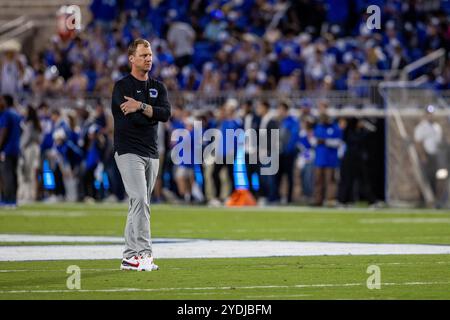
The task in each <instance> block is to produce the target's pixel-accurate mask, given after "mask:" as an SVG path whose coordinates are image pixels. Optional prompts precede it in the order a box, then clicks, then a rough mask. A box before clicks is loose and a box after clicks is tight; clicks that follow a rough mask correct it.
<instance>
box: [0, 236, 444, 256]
mask: <svg viewBox="0 0 450 320" xmlns="http://www.w3.org/2000/svg"><path fill="white" fill-rule="evenodd" d="M2 239H3V241H11V242H15V241H20V239H22V241H31V242H35V241H43V242H64V241H66V242H102V241H103V242H106V241H108V242H114V243H121V242H122V239H121V238H119V237H77V236H62V237H60V236H39V235H37V236H33V235H3V238H2V237H1V236H0V241H2ZM122 250H123V245H122V244H120V245H119V244H110V245H45V246H39V245H34V246H0V261H29V260H100V259H120V258H121V256H122ZM153 251H154V256H155V257H156V258H166V259H168V258H247V257H273V256H322V255H390V254H398V255H403V254H450V245H423V244H371V243H345V242H302V241H269V240H255V241H253V240H242V241H240V240H204V239H155V240H154V241H153Z"/></svg>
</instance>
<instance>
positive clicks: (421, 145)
mask: <svg viewBox="0 0 450 320" xmlns="http://www.w3.org/2000/svg"><path fill="white" fill-rule="evenodd" d="M435 110H436V108H435V107H434V106H433V105H429V106H428V107H427V108H426V113H425V115H424V117H423V119H422V120H421V121H420V122H419V124H418V125H417V126H416V127H415V129H414V141H415V143H416V148H417V151H418V154H419V159H420V161H421V164H422V167H423V170H424V173H425V176H426V178H427V180H428V182H429V183H430V186H431V188H432V190H433V192H434V193H436V171H437V170H438V154H439V151H440V145H441V143H442V127H441V125H440V124H439V123H438V122H436V121H435V119H434V112H435Z"/></svg>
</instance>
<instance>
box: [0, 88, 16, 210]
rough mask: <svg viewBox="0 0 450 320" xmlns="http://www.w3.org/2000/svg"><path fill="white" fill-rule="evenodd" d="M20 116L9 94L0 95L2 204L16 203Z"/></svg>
mask: <svg viewBox="0 0 450 320" xmlns="http://www.w3.org/2000/svg"><path fill="white" fill-rule="evenodd" d="M20 121H21V117H20V115H19V114H18V113H17V111H16V110H15V107H14V99H13V97H12V96H11V95H3V96H0V173H1V177H2V178H1V184H2V199H1V201H2V205H5V206H6V207H16V205H17V188H18V185H17V183H18V181H17V165H18V160H19V154H20V149H19V147H20V134H21V129H20Z"/></svg>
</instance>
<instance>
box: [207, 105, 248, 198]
mask: <svg viewBox="0 0 450 320" xmlns="http://www.w3.org/2000/svg"><path fill="white" fill-rule="evenodd" d="M236 108H237V101H236V100H234V99H233V100H228V101H227V102H226V103H225V104H224V105H223V106H222V107H221V108H220V109H219V117H218V124H217V128H218V129H219V130H220V132H221V141H220V142H216V143H217V144H216V149H215V152H216V155H215V158H216V159H215V163H214V169H213V173H212V178H213V181H214V189H215V196H214V198H213V199H212V200H211V201H210V204H211V205H216V204H218V203H219V201H220V200H219V199H221V195H222V193H221V191H222V186H224V185H225V184H224V183H223V182H222V181H221V178H220V172H221V171H222V169H226V171H227V176H228V180H227V181H228V183H229V184H230V186H231V191H230V192H228V193H227V196H226V197H228V195H230V194H231V193H233V191H234V190H235V183H234V165H233V164H234V160H235V157H236V148H237V138H236V137H235V136H234V135H233V136H231V139H230V137H227V130H230V131H231V132H235V130H236V129H238V128H240V127H241V126H242V125H241V122H240V121H239V120H238V119H237V118H236V115H235V112H236Z"/></svg>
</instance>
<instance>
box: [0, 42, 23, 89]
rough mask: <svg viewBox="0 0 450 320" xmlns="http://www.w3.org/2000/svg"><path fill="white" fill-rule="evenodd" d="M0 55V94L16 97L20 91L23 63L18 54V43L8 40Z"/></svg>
mask: <svg viewBox="0 0 450 320" xmlns="http://www.w3.org/2000/svg"><path fill="white" fill-rule="evenodd" d="M4 46H5V44H4ZM4 50H5V52H4V53H3V54H2V55H1V56H0V94H9V95H11V96H13V97H17V96H18V95H19V94H20V93H21V91H22V80H23V75H24V71H25V65H24V63H23V61H22V59H21V57H20V56H19V51H20V45H19V44H18V43H17V42H15V41H14V42H13V41H10V42H8V43H7V45H6V46H5V47H4Z"/></svg>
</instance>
